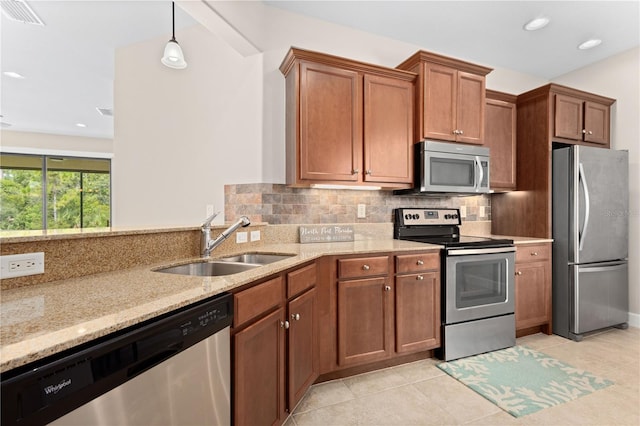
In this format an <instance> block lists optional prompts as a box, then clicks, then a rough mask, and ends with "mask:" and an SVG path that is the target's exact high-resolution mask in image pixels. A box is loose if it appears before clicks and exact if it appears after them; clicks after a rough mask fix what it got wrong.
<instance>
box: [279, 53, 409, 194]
mask: <svg viewBox="0 0 640 426" xmlns="http://www.w3.org/2000/svg"><path fill="white" fill-rule="evenodd" d="M280 70H281V71H282V73H283V74H284V75H285V79H286V156H287V162H286V165H287V172H286V175H287V184H288V185H290V186H300V187H305V186H310V185H312V184H319V183H324V184H346V185H356V186H357V185H371V184H374V185H376V186H381V187H383V188H389V189H396V188H410V187H412V186H413V166H412V164H413V143H414V142H415V141H416V140H415V137H414V133H413V132H414V125H413V109H414V108H413V102H414V86H415V79H416V76H415V74H413V73H411V72H407V71H400V70H396V69H391V68H385V67H380V66H376V65H370V64H365V63H361V62H356V61H353V60H350V59H346V58H340V57H336V56H331V55H326V54H322V53H317V52H310V51H306V50H301V49H296V48H291V49H290V50H289V53H288V54H287V56H286V57H285V59H284V61H283V63H282V65H281V66H280Z"/></svg>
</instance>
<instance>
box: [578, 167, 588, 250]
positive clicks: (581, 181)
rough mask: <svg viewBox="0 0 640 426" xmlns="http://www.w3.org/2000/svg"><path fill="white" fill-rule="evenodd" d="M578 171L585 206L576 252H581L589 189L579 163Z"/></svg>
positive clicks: (585, 230) (585, 229) (586, 223)
mask: <svg viewBox="0 0 640 426" xmlns="http://www.w3.org/2000/svg"><path fill="white" fill-rule="evenodd" d="M578 170H579V171H578V173H579V177H580V183H581V184H582V189H583V191H584V205H585V209H584V224H583V225H582V231H581V232H580V236H579V240H580V242H579V243H578V250H579V251H582V247H583V246H584V237H585V235H586V233H587V226H588V225H589V210H590V206H589V205H590V202H589V187H588V186H587V179H586V178H585V175H584V167H582V163H580V166H579V167H578Z"/></svg>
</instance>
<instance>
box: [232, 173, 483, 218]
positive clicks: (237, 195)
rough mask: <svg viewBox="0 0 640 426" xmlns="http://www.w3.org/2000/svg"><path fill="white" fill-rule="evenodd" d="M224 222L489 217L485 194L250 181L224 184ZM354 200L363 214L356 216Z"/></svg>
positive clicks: (356, 208)
mask: <svg viewBox="0 0 640 426" xmlns="http://www.w3.org/2000/svg"><path fill="white" fill-rule="evenodd" d="M224 194H225V210H224V212H225V220H226V221H234V220H237V219H238V218H239V217H240V216H242V215H246V216H249V217H250V218H251V220H252V221H258V222H267V223H269V224H272V225H282V224H325V223H326V224H329V223H392V222H393V209H394V208H397V207H421V208H423V207H425V208H426V207H448V208H459V207H462V206H464V207H465V208H466V217H465V219H464V220H465V221H466V222H474V221H490V220H491V199H490V197H489V196H488V195H477V196H469V197H426V196H421V195H393V193H392V192H390V191H356V190H349V189H330V190H329V189H313V188H291V187H288V186H286V185H283V184H272V183H253V184H236V185H225V187H224ZM358 204H364V205H365V208H366V217H365V218H362V219H361V218H358V217H357V211H358Z"/></svg>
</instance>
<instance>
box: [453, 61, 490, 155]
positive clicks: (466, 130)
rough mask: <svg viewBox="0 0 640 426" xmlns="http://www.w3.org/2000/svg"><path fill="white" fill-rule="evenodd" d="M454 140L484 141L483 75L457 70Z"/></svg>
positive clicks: (479, 142)
mask: <svg viewBox="0 0 640 426" xmlns="http://www.w3.org/2000/svg"><path fill="white" fill-rule="evenodd" d="M457 81H458V96H457V109H456V128H455V130H457V135H456V141H458V142H464V143H473V144H478V145H482V143H483V142H484V104H485V87H484V85H485V83H484V76H480V75H476V74H471V73H466V72H462V71H460V72H458V78H457Z"/></svg>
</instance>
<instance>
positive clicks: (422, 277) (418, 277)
mask: <svg viewBox="0 0 640 426" xmlns="http://www.w3.org/2000/svg"><path fill="white" fill-rule="evenodd" d="M416 280H418V281H422V280H424V276H422V275H418V276H417V277H416Z"/></svg>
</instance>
